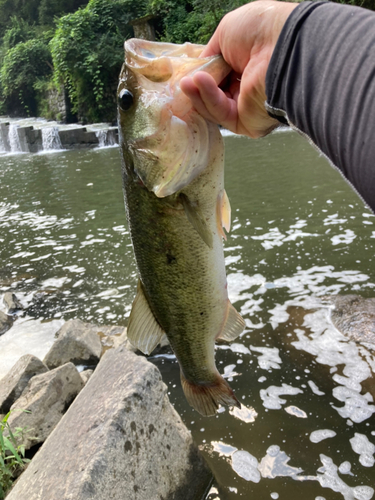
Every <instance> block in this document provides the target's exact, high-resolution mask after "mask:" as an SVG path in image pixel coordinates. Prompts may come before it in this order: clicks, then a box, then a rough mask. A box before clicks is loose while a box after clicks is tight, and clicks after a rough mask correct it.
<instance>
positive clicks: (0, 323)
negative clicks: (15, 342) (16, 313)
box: [0, 311, 13, 335]
mask: <svg viewBox="0 0 375 500" xmlns="http://www.w3.org/2000/svg"><path fill="white" fill-rule="evenodd" d="M12 324H13V318H12V317H11V316H8V315H7V314H5V313H3V312H2V311H0V335H3V334H4V333H5V332H7V331H8V330H9V328H11V326H12Z"/></svg>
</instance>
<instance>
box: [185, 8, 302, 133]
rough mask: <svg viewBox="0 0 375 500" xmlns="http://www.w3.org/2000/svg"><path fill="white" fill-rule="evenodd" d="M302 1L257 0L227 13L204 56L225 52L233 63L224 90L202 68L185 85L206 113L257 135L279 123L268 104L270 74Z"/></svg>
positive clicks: (226, 125) (200, 110) (221, 123)
mask: <svg viewBox="0 0 375 500" xmlns="http://www.w3.org/2000/svg"><path fill="white" fill-rule="evenodd" d="M297 5H298V4H295V3H288V2H277V1H274V0H258V1H254V2H252V3H249V4H247V5H244V6H242V7H240V8H238V9H236V10H234V11H232V12H229V14H227V15H226V16H224V17H223V19H222V20H221V22H220V24H219V26H218V27H217V29H216V31H215V33H214V34H213V36H212V38H211V40H210V41H209V42H208V44H207V46H206V47H205V49H204V50H203V52H202V54H201V57H208V56H213V55H217V54H222V56H223V58H224V59H225V61H226V62H227V63H228V64H229V65H230V66H231V68H232V72H231V73H230V75H229V77H228V78H227V79H226V81H225V83H224V84H223V85H222V88H220V87H218V86H217V84H216V83H215V80H214V79H213V77H212V76H211V75H209V74H207V73H205V72H203V71H201V72H197V73H196V74H195V75H194V76H193V77H185V78H182V79H181V83H180V85H181V89H182V91H183V92H184V93H185V94H186V95H187V96H188V97H189V98H190V99H191V101H192V102H193V105H194V107H195V108H196V110H197V111H198V112H199V113H200V114H201V115H202V116H204V117H205V118H207V119H208V120H210V121H212V122H215V123H218V124H220V125H222V126H223V127H225V128H227V129H229V130H231V131H232V132H235V133H236V134H244V135H248V136H250V137H252V138H257V137H262V136H264V135H266V134H267V133H269V132H270V131H271V130H273V129H274V128H275V127H276V126H277V125H278V123H279V122H278V121H277V120H275V119H274V118H271V117H270V116H269V115H268V114H267V111H266V109H265V107H264V103H265V101H266V91H265V85H266V84H265V82H266V73H267V69H268V65H269V62H270V59H271V56H272V53H273V50H274V48H275V45H276V42H277V39H278V37H279V35H280V32H281V30H282V28H283V26H284V24H285V21H286V20H287V18H288V16H289V14H290V13H291V12H292V10H293V9H295V8H296V7H297Z"/></svg>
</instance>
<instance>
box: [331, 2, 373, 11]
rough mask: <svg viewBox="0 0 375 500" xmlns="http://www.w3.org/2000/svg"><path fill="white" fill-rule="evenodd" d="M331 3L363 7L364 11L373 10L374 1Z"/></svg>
mask: <svg viewBox="0 0 375 500" xmlns="http://www.w3.org/2000/svg"><path fill="white" fill-rule="evenodd" d="M333 1H334V2H337V3H344V4H346V5H354V6H356V7H363V8H364V9H369V10H375V0H333Z"/></svg>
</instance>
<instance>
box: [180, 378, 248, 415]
mask: <svg viewBox="0 0 375 500" xmlns="http://www.w3.org/2000/svg"><path fill="white" fill-rule="evenodd" d="M181 384H182V388H183V390H184V393H185V397H186V399H187V401H188V403H189V404H190V406H192V407H193V408H194V409H195V410H197V412H198V413H200V414H201V415H203V416H204V417H210V416H212V415H215V414H216V411H217V409H218V408H219V405H227V406H237V408H241V403H240V402H239V401H238V399H237V398H236V396H235V395H234V392H233V390H232V388H231V387H230V385H229V384H228V382H227V381H226V380H224V379H223V377H222V376H221V375H219V373H218V374H217V377H216V380H215V381H214V382H211V383H208V384H194V383H193V382H190V381H189V380H187V379H186V378H185V376H184V374H183V373H182V371H181Z"/></svg>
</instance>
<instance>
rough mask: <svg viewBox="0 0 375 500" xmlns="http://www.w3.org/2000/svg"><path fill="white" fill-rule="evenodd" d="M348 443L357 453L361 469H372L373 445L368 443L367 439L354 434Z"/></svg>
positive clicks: (374, 446)
mask: <svg viewBox="0 0 375 500" xmlns="http://www.w3.org/2000/svg"><path fill="white" fill-rule="evenodd" d="M349 442H350V444H351V447H352V449H353V451H354V452H355V453H358V455H359V462H360V464H361V465H363V467H372V466H373V465H374V463H375V459H374V453H375V445H374V444H373V443H371V441H369V439H368V437H367V436H365V435H364V434H359V433H358V432H356V433H355V434H354V437H353V438H351V439H349Z"/></svg>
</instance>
